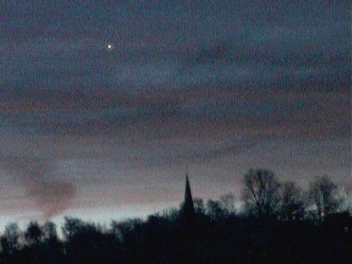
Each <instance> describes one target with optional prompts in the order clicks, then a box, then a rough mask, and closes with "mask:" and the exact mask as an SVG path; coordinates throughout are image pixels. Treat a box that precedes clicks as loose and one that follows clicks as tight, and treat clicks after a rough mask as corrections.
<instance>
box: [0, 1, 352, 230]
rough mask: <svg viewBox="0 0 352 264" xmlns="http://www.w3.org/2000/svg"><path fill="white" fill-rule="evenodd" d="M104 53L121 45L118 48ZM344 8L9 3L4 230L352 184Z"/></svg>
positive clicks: (0, 83) (4, 16)
mask: <svg viewBox="0 0 352 264" xmlns="http://www.w3.org/2000/svg"><path fill="white" fill-rule="evenodd" d="M108 45H111V46H109V47H111V48H108ZM350 45H351V4H350V3H349V1H344V0H339V1H299V0H295V1H279V2H278V1H269V0H268V1H248V0H247V1H231V0H221V1H220V0H218V1H212V0H208V1H204V0H192V1H186V0H185V1H174V0H169V1H156V0H155V1H152V0H151V1H146V0H145V1H143V0H139V1H117V0H114V1H112V0H100V1H88V0H87V1H75V0H72V1H65V0H62V1H51V0H45V1H44V0H43V1H39V0H32V1H31V0H28V1H10V0H2V1H1V2H0V58H1V60H0V88H1V90H0V132H1V135H2V136H1V137H0V226H1V225H2V224H4V223H7V222H9V221H25V220H28V219H30V220H40V221H42V220H49V219H50V220H57V221H59V219H62V216H64V215H73V216H78V217H81V218H84V219H92V220H99V221H103V220H106V221H108V220H111V219H117V218H121V217H137V216H145V215H147V214H149V213H152V212H155V211H158V210H161V209H164V208H168V207H170V206H177V205H178V204H179V203H180V202H182V199H183V192H184V184H185V173H186V171H187V172H188V174H189V177H190V182H191V186H192V191H193V196H194V197H200V198H203V199H204V200H207V199H209V198H212V199H217V198H218V197H219V196H221V195H223V194H226V193H229V192H233V193H234V194H235V196H236V197H237V198H239V197H240V192H241V188H242V182H241V180H242V177H243V174H244V173H245V172H246V171H247V170H248V169H250V168H266V169H270V170H273V171H274V172H275V173H276V175H277V176H278V178H279V179H280V180H283V181H284V180H293V181H295V182H297V183H298V184H299V185H300V186H302V187H305V186H307V184H308V183H309V182H310V181H311V180H312V179H313V177H314V176H316V175H328V176H330V177H331V178H332V179H333V180H334V181H335V182H336V183H338V184H340V185H347V186H351V185H352V174H351V160H352V158H351V151H352V150H351V131H352V130H351V122H352V121H351V118H352V116H351V73H352V71H351V63H350V62H351V52H350Z"/></svg>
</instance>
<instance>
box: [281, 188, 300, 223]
mask: <svg viewBox="0 0 352 264" xmlns="http://www.w3.org/2000/svg"><path fill="white" fill-rule="evenodd" d="M304 213H305V208H304V202H303V198H302V191H301V189H300V188H299V187H298V186H297V185H296V183H295V182H292V181H288V182H285V183H284V184H283V185H282V201H281V210H280V217H281V219H283V220H289V221H292V220H298V219H303V217H304Z"/></svg>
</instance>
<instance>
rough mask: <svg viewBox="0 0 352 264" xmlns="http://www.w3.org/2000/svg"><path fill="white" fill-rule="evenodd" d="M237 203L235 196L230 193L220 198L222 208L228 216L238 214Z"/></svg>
mask: <svg viewBox="0 0 352 264" xmlns="http://www.w3.org/2000/svg"><path fill="white" fill-rule="evenodd" d="M235 202H236V201H235V196H234V195H233V194H232V193H228V194H225V195H223V196H221V197H220V205H221V208H222V209H223V210H224V211H225V212H226V213H227V214H234V213H235V212H236V207H235Z"/></svg>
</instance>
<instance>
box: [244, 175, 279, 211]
mask: <svg viewBox="0 0 352 264" xmlns="http://www.w3.org/2000/svg"><path fill="white" fill-rule="evenodd" d="M243 183H244V189H243V193H242V198H243V202H244V203H245V207H246V209H247V211H248V212H249V213H250V214H253V215H256V216H258V217H259V218H261V217H271V216H273V215H274V214H275V213H276V212H277V210H278V207H279V202H280V183H279V181H278V180H277V179H276V177H275V175H274V173H273V172H272V171H270V170H265V169H257V170H253V169H251V170H249V171H248V172H247V173H246V174H245V175H244V178H243Z"/></svg>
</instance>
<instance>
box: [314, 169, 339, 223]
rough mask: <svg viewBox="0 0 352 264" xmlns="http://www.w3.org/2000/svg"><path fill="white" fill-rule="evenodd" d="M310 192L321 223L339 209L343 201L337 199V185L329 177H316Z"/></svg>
mask: <svg viewBox="0 0 352 264" xmlns="http://www.w3.org/2000/svg"><path fill="white" fill-rule="evenodd" d="M308 192H309V198H310V201H311V202H312V204H313V205H314V206H315V207H316V211H317V216H318V219H319V220H320V221H323V220H324V217H326V216H328V215H329V214H332V213H335V212H336V211H337V209H338V208H339V205H340V203H341V201H340V200H339V199H338V197H337V195H338V194H337V185H336V184H335V183H334V182H333V181H332V180H331V179H330V178H329V177H327V176H316V177H315V179H314V181H313V182H311V183H310V185H309V191H308Z"/></svg>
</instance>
